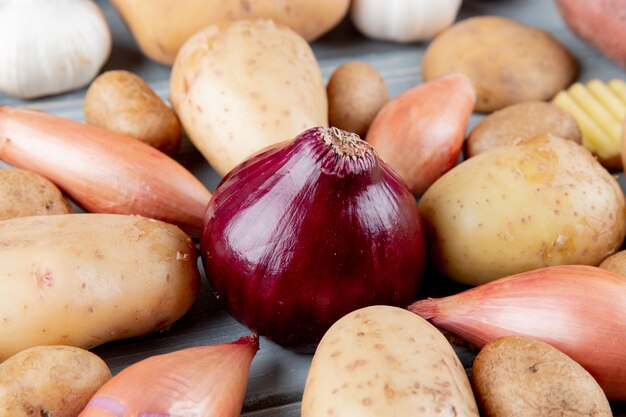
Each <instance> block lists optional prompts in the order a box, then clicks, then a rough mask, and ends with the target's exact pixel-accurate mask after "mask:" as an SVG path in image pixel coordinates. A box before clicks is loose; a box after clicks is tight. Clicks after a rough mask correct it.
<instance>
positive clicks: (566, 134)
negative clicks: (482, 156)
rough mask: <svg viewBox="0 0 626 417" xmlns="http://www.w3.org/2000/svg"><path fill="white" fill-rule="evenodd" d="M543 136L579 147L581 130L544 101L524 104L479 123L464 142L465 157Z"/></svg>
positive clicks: (495, 113) (563, 114) (569, 118)
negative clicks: (572, 143)
mask: <svg viewBox="0 0 626 417" xmlns="http://www.w3.org/2000/svg"><path fill="white" fill-rule="evenodd" d="M545 135H553V136H558V137H560V138H563V139H568V140H571V141H573V142H576V143H578V144H581V143H582V133H581V132H580V127H578V122H576V119H574V117H573V116H572V115H571V114H569V113H568V112H566V111H565V110H563V109H561V108H559V107H557V106H555V105H554V104H550V103H546V102H544V101H527V102H524V103H518V104H513V105H512V106H508V107H505V108H503V109H502V110H498V111H496V112H494V113H491V114H490V115H488V116H487V117H485V118H484V119H483V120H481V121H480V122H479V123H478V124H477V125H476V127H474V129H472V131H471V132H470V135H469V137H468V138H467V140H466V141H465V148H464V155H465V157H466V158H471V157H472V156H476V155H478V154H479V153H482V152H484V151H486V150H488V149H491V148H495V147H496V146H502V145H514V144H515V143H516V142H517V141H519V140H522V139H530V138H535V137H537V136H545Z"/></svg>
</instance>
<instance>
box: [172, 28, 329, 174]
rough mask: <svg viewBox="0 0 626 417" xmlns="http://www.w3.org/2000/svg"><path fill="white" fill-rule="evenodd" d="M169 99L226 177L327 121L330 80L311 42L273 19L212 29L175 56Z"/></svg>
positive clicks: (188, 128) (213, 162)
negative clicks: (261, 153) (265, 151)
mask: <svg viewBox="0 0 626 417" xmlns="http://www.w3.org/2000/svg"><path fill="white" fill-rule="evenodd" d="M170 99H171V100H172V104H173V105H174V109H175V110H176V114H178V117H180V121H181V123H182V124H183V127H184V128H185V131H186V132H187V134H188V135H189V138H190V139H191V141H192V142H193V144H194V145H195V146H196V148H198V150H199V151H200V152H201V153H202V154H203V155H204V157H205V158H206V159H207V160H208V161H209V163H210V164H211V166H213V168H214V169H215V170H216V171H217V172H218V173H219V174H220V175H225V174H226V173H228V172H229V171H230V170H231V169H233V168H234V167H235V166H237V165H238V164H240V163H241V162H243V161H244V160H245V159H246V158H248V157H249V156H250V155H252V154H254V153H256V152H258V151H260V150H262V149H265V148H267V147H269V146H271V145H274V144H276V143H279V142H282V141H286V140H291V139H293V138H295V137H296V136H297V135H299V134H300V133H302V132H303V131H305V130H306V129H308V128H311V127H315V126H328V100H327V98H326V88H325V85H324V79H323V78H322V74H321V72H320V68H319V65H318V63H317V60H316V59H315V55H313V51H312V50H311V47H310V46H309V44H308V43H307V42H306V41H305V40H304V39H302V38H301V37H300V36H298V34H297V33H295V32H293V31H292V30H290V29H289V28H287V27H285V26H282V25H280V24H277V23H275V22H272V21H270V20H239V21H233V22H226V23H222V24H219V25H211V26H207V27H206V28H204V29H203V30H201V31H200V32H198V33H196V34H195V35H194V36H192V37H191V38H190V39H189V40H188V41H187V42H185V44H184V45H183V47H182V48H181V49H180V51H179V53H178V55H177V56H176V61H175V62H174V66H173V68H172V75H171V78H170Z"/></svg>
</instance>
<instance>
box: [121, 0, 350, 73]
mask: <svg viewBox="0 0 626 417" xmlns="http://www.w3.org/2000/svg"><path fill="white" fill-rule="evenodd" d="M112 3H113V5H114V6H115V7H116V8H117V10H118V11H119V12H120V14H121V15H122V16H123V17H124V21H125V22H126V23H127V24H128V26H129V28H130V30H131V32H132V34H133V36H134V37H135V39H136V40H137V43H138V44H139V47H140V48H141V50H142V51H143V53H144V54H146V55H147V56H148V57H149V58H151V59H153V60H155V61H157V62H159V63H161V64H165V65H171V64H172V62H174V58H175V57H176V53H177V52H178V50H179V49H180V47H181V46H182V45H183V44H184V43H185V41H186V40H187V39H189V38H190V37H191V36H192V35H193V34H195V33H196V32H198V31H200V30H201V29H203V28H205V27H206V26H209V25H211V24H217V23H222V22H226V21H230V20H244V19H254V18H265V19H271V20H274V21H275V22H278V23H280V24H283V25H286V26H288V27H290V28H291V29H292V30H294V31H295V32H296V33H298V34H300V35H301V36H302V37H303V38H304V39H306V40H307V41H313V40H315V39H317V38H318V37H320V36H321V35H323V34H324V33H326V32H328V31H329V30H331V29H332V28H333V27H335V26H336V25H337V24H338V23H339V22H340V21H341V19H343V17H344V16H345V15H346V14H347V13H348V6H349V5H350V0H315V1H311V0H281V1H276V0H246V1H232V0H227V1H225V0H186V1H172V0H112ZM172 16H175V18H172Z"/></svg>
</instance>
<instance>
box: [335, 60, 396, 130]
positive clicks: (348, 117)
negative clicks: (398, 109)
mask: <svg viewBox="0 0 626 417" xmlns="http://www.w3.org/2000/svg"><path fill="white" fill-rule="evenodd" d="M326 91H327V93H328V122H329V124H330V125H331V126H334V127H338V128H339V129H342V130H346V131H348V132H353V133H356V134H357V135H359V136H361V137H365V134H366V133H367V129H369V126H370V124H371V123H372V120H374V116H376V114H377V113H378V111H379V110H380V109H381V108H382V107H383V105H384V104H385V103H386V102H387V101H388V99H389V93H388V92H387V87H386V86H385V80H384V79H383V77H382V76H381V75H380V73H379V72H378V70H377V69H376V68H375V67H374V66H372V65H370V64H368V63H366V62H358V61H353V62H348V63H346V64H343V65H342V66H340V67H339V68H337V69H336V70H335V72H333V74H332V75H331V77H330V80H329V81H328V86H327V87H326Z"/></svg>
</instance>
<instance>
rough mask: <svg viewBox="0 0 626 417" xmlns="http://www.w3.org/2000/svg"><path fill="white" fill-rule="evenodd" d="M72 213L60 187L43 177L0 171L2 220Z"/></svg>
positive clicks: (15, 170) (5, 170)
mask: <svg viewBox="0 0 626 417" xmlns="http://www.w3.org/2000/svg"><path fill="white" fill-rule="evenodd" d="M72 211H73V210H72V206H71V205H70V203H69V201H67V199H66V198H65V196H64V195H63V193H61V191H60V190H59V189H58V188H57V186H56V185H54V184H53V183H51V182H50V181H48V180H47V179H46V178H44V177H42V176H41V175H37V174H35V173H32V172H29V171H23V170H21V169H11V168H0V220H5V219H12V218H14V217H23V216H36V215H43V214H68V213H71V212H72Z"/></svg>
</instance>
